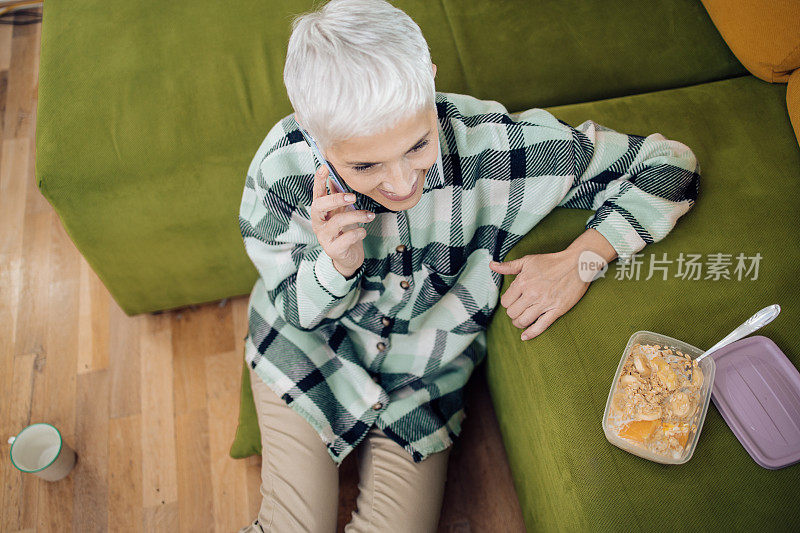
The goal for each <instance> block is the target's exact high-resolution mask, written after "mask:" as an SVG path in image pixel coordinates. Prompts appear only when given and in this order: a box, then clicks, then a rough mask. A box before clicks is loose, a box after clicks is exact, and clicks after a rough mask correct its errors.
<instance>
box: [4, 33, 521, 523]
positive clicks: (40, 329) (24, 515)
mask: <svg viewBox="0 0 800 533" xmlns="http://www.w3.org/2000/svg"><path fill="white" fill-rule="evenodd" d="M40 31H41V26H40V24H32V25H26V26H9V25H0V120H2V123H1V124H0V125H1V126H2V150H0V365H1V366H0V443H1V446H2V449H1V450H0V456H1V458H0V482H1V483H2V484H1V485H0V531H2V532H13V531H76V532H81V533H82V532H88V531H106V530H110V531H125V532H128V531H177V530H179V531H191V532H199V531H221V532H230V531H236V530H238V528H240V527H241V526H243V525H245V524H247V523H249V522H250V521H251V520H252V519H253V518H254V517H255V516H256V513H257V510H258V507H259V504H260V494H259V484H260V464H261V458H260V457H250V458H248V459H244V460H241V459H232V458H231V457H230V456H229V455H228V451H229V449H230V445H231V442H232V439H233V435H234V430H235V427H236V421H237V415H238V395H239V384H240V381H239V380H240V372H241V364H242V358H243V342H244V341H243V337H244V335H245V333H246V331H247V324H246V318H247V316H246V308H247V297H246V296H240V297H237V298H233V299H230V300H223V301H221V302H214V303H208V304H204V305H200V306H196V307H190V308H186V309H181V310H172V311H169V312H165V313H162V314H144V315H138V316H134V317H129V316H126V315H125V313H123V312H122V311H121V310H120V308H119V307H118V306H117V304H116V303H115V301H114V300H113V299H112V298H111V296H110V295H109V293H108V291H107V290H106V288H105V287H104V286H103V284H102V283H101V282H100V280H99V279H98V278H97V276H96V275H95V273H94V272H93V271H92V270H91V268H90V267H89V266H88V264H87V263H86V261H85V260H84V259H83V257H82V256H81V255H80V253H79V252H78V251H77V249H76V248H75V246H74V245H73V243H72V241H71V240H70V239H69V237H68V236H67V234H66V232H65V230H64V228H63V227H62V225H61V222H60V220H59V218H58V216H57V215H56V214H55V212H54V211H53V209H52V207H51V206H50V204H49V203H48V202H47V201H46V200H45V199H44V197H43V196H42V195H41V194H40V192H39V190H38V189H37V188H36V184H35V180H34V150H35V146H34V131H35V124H36V98H37V89H38V70H39V44H40ZM467 390H468V393H467V406H468V407H467V415H468V416H467V419H466V420H465V424H464V430H463V432H462V434H461V437H460V438H459V440H458V441H457V442H456V445H455V448H454V449H453V452H452V453H451V457H450V464H449V471H448V480H447V486H446V489H445V491H446V492H445V502H444V506H443V509H442V516H441V522H440V527H439V531H442V532H444V531H447V532H468V531H476V532H486V531H488V532H491V531H502V532H513V531H524V526H523V522H522V516H521V512H520V509H519V505H518V502H517V499H516V495H515V493H514V489H513V485H512V481H511V474H510V471H509V469H508V465H507V462H506V457H505V451H504V449H503V444H502V441H501V440H500V434H499V430H498V426H497V421H496V419H495V416H494V412H493V410H492V407H491V401H490V399H489V395H488V391H487V387H486V382H485V377H484V372H483V367H482V366H481V367H479V369H478V371H476V373H475V375H474V376H473V379H472V380H471V381H470V383H469V385H468V387H467ZM34 422H49V423H52V424H54V425H55V426H56V427H58V428H59V429H60V430H61V432H62V434H63V435H64V439H65V441H66V442H67V443H68V444H70V445H71V446H72V447H73V448H75V450H76V451H77V453H78V457H79V459H78V463H77V465H76V467H75V469H74V470H73V471H72V472H71V473H70V475H69V476H68V477H67V478H65V479H63V480H61V481H58V482H46V481H43V480H41V479H39V478H38V477H35V476H33V475H30V474H22V473H20V472H19V471H17V470H16V469H15V468H14V467H13V466H12V464H11V462H10V460H9V448H10V445H9V444H7V443H6V441H7V439H8V437H10V436H12V435H15V434H17V433H18V432H19V430H21V429H22V428H23V427H25V426H26V425H28V424H30V423H34ZM357 481H358V471H357V458H356V454H355V453H351V454H350V455H349V456H348V457H347V458H346V460H345V462H344V464H343V465H342V467H341V479H340V487H341V488H340V494H341V503H340V509H339V531H341V530H342V529H343V527H344V525H345V524H346V523H347V522H348V521H349V519H350V513H351V511H352V510H353V509H354V508H355V500H356V496H357V490H358V489H357Z"/></svg>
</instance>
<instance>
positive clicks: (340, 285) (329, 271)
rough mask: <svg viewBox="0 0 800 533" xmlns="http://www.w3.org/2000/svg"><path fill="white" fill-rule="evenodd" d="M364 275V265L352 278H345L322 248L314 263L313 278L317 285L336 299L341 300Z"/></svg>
mask: <svg viewBox="0 0 800 533" xmlns="http://www.w3.org/2000/svg"><path fill="white" fill-rule="evenodd" d="M363 273H364V265H363V264H362V265H361V266H360V267H358V270H356V272H355V273H354V274H353V277H352V278H349V279H348V278H345V277H344V276H343V275H342V273H341V272H339V271H338V270H336V267H335V266H333V259H331V256H329V255H328V253H327V252H326V251H325V249H324V248H323V249H322V251H320V253H319V255H318V256H317V260H316V262H315V263H314V277H315V278H316V280H317V284H319V286H320V287H322V288H323V289H324V290H325V291H326V292H327V293H329V294H330V295H331V296H334V297H336V298H342V297H344V296H346V295H347V293H349V292H350V289H352V288H353V285H355V284H356V283H358V282H359V280H360V279H361V276H362V274H363Z"/></svg>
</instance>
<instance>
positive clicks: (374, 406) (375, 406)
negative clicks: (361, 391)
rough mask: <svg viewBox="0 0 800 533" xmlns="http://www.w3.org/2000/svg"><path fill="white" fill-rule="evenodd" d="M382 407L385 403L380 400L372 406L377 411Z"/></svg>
mask: <svg viewBox="0 0 800 533" xmlns="http://www.w3.org/2000/svg"><path fill="white" fill-rule="evenodd" d="M381 407H383V404H382V403H381V402H378V403H376V404H375V405H373V406H372V408H373V409H375V410H376V411H377V410H379V409H380V408H381Z"/></svg>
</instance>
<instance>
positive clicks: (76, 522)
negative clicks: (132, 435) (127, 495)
mask: <svg viewBox="0 0 800 533" xmlns="http://www.w3.org/2000/svg"><path fill="white" fill-rule="evenodd" d="M110 381H111V380H110V375H109V371H108V370H97V371H95V372H88V373H85V374H79V375H78V376H77V404H76V410H77V420H76V432H75V452H76V453H77V454H78V462H77V463H76V465H75V469H74V470H73V471H72V473H71V474H70V475H71V476H74V477H73V483H74V485H75V496H74V511H73V518H72V524H73V530H74V531H104V530H105V529H106V527H107V524H108V425H109V420H108V419H109V416H108V399H109V383H110Z"/></svg>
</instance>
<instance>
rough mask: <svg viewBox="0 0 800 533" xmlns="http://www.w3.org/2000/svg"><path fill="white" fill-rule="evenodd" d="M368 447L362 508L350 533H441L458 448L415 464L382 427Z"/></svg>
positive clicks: (363, 455)
mask: <svg viewBox="0 0 800 533" xmlns="http://www.w3.org/2000/svg"><path fill="white" fill-rule="evenodd" d="M362 446H363V448H359V454H358V459H359V476H360V479H359V495H358V502H357V507H358V508H357V510H356V511H355V512H354V513H353V517H352V520H351V522H350V523H349V524H348V525H347V527H346V528H345V531H346V532H347V533H355V532H359V531H397V532H402V531H408V532H425V531H431V532H435V531H436V529H437V526H438V523H439V515H440V513H441V507H442V501H443V499H444V486H445V482H446V480H447V464H448V460H449V456H450V451H451V450H452V445H451V446H450V447H448V448H446V449H444V450H442V451H440V452H436V453H434V454H431V455H429V456H428V457H426V458H425V459H424V460H423V461H421V462H419V463H415V462H414V460H413V458H412V457H411V455H410V454H409V453H408V452H407V451H406V450H405V449H403V448H402V447H401V446H400V445H399V444H397V443H396V442H395V441H393V440H391V439H390V438H388V437H387V436H386V435H385V434H384V433H383V432H382V431H380V430H378V429H377V427H376V428H374V430H371V431H370V433H369V435H368V437H367V439H365V441H364V442H363V444H362Z"/></svg>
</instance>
